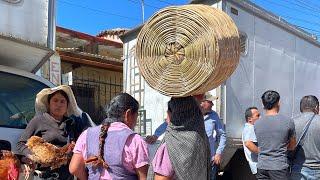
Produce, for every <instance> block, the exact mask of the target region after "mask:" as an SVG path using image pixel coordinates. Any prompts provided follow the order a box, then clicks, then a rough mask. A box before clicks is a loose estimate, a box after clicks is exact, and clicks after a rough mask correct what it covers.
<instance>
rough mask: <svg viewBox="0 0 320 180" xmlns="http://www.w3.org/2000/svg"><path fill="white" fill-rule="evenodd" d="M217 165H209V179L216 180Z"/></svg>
mask: <svg viewBox="0 0 320 180" xmlns="http://www.w3.org/2000/svg"><path fill="white" fill-rule="evenodd" d="M217 169H218V168H217V166H216V165H213V166H211V172H210V180H216V179H217V177H216V175H217Z"/></svg>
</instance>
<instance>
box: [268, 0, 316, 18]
mask: <svg viewBox="0 0 320 180" xmlns="http://www.w3.org/2000/svg"><path fill="white" fill-rule="evenodd" d="M264 1H268V3H269V4H271V5H274V6H277V7H279V6H280V7H283V8H286V9H290V10H296V11H299V13H301V14H305V15H310V16H313V17H316V18H320V16H319V15H315V14H313V13H311V12H309V11H308V12H304V11H301V9H296V8H292V7H289V6H286V5H283V4H281V3H277V2H274V1H270V0H264ZM283 1H285V0H283ZM317 14H319V13H317Z"/></svg>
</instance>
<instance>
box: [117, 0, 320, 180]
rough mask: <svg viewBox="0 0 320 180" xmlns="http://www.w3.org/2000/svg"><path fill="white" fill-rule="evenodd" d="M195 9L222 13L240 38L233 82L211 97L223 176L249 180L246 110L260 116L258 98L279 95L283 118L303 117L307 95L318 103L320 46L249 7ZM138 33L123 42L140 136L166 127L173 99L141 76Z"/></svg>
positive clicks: (220, 4)
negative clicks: (223, 143) (140, 114)
mask: <svg viewBox="0 0 320 180" xmlns="http://www.w3.org/2000/svg"><path fill="white" fill-rule="evenodd" d="M191 3H203V4H207V5H211V6H213V7H215V8H219V9H221V10H223V11H224V12H226V13H227V14H228V15H229V16H230V17H231V18H232V19H233V20H234V22H235V23H236V25H237V27H238V29H239V32H240V38H241V42H240V43H241V52H242V53H241V58H240V63H239V65H238V67H237V69H236V71H235V72H234V73H233V74H232V76H231V77H230V78H229V79H228V80H227V81H226V82H225V83H224V84H222V85H221V86H220V87H218V88H217V89H215V90H213V91H214V93H216V94H217V95H218V96H219V97H220V98H219V100H218V101H217V102H216V103H215V105H216V106H217V107H216V110H217V111H218V113H219V114H220V117H221V119H222V120H223V122H224V124H225V128H226V132H227V138H228V141H227V147H226V149H225V151H224V154H223V163H222V166H221V170H223V171H224V173H225V176H227V175H229V176H231V174H229V173H228V172H232V176H233V177H234V178H236V179H248V176H247V175H248V174H249V173H250V168H249V167H248V164H247V162H246V160H245V157H244V153H243V149H242V142H241V134H242V129H243V125H244V123H245V119H244V112H245V109H246V108H247V107H250V106H257V107H258V108H259V109H260V111H262V110H263V109H262V103H261V100H260V97H261V95H262V93H263V92H264V91H266V90H269V89H272V90H276V91H278V92H279V93H280V95H281V100H280V103H281V110H280V113H281V114H284V115H286V116H289V117H293V116H295V115H297V114H298V113H299V100H300V99H301V97H303V96H304V95H308V94H313V95H316V96H318V97H320V92H319V87H320V85H319V82H320V74H319V73H320V66H319V63H320V59H319V57H320V43H319V42H318V41H317V40H316V38H315V36H313V35H312V34H309V33H307V32H305V31H304V30H302V29H300V28H298V27H297V26H294V25H292V24H289V23H288V22H286V21H284V20H283V19H281V17H279V16H276V15H274V14H272V13H270V12H268V11H266V10H264V9H263V8H261V7H258V6H257V5H255V4H253V3H251V2H250V1H237V0H220V1H211V0H194V1H191ZM140 29H141V26H140V27H137V28H135V29H133V30H131V31H129V32H128V33H126V34H125V35H124V36H122V40H123V42H124V63H123V64H124V89H125V91H126V92H128V93H130V94H131V95H133V96H135V97H136V98H137V99H138V100H140V104H142V107H143V109H144V110H145V113H146V120H145V122H144V123H140V124H142V125H144V126H145V127H147V128H146V129H147V130H146V132H141V133H142V134H143V133H145V134H151V133H152V132H153V131H154V130H155V129H156V127H157V126H159V125H160V124H161V123H162V122H163V118H164V116H165V112H166V103H167V101H168V100H169V97H166V96H163V95H161V94H160V93H158V92H156V91H155V90H153V89H151V88H150V87H149V86H148V84H147V83H145V82H144V80H143V77H141V75H140V74H139V69H138V67H137V63H136V59H135V57H134V46H135V43H136V37H137V35H138V33H139V31H140ZM140 129H141V128H140ZM142 129H143V128H142ZM228 178H229V179H230V178H231V179H232V177H228Z"/></svg>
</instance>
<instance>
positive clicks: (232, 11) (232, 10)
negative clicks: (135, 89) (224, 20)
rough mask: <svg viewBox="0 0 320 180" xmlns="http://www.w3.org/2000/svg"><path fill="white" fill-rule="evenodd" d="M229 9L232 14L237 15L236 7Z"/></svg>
mask: <svg viewBox="0 0 320 180" xmlns="http://www.w3.org/2000/svg"><path fill="white" fill-rule="evenodd" d="M230 11H231V13H232V14H234V15H237V16H238V10H237V9H236V8H233V7H231V8H230Z"/></svg>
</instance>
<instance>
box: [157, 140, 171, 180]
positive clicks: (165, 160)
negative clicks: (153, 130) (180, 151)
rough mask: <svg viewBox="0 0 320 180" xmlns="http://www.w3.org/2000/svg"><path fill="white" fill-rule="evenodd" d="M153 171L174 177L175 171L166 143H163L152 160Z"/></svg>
mask: <svg viewBox="0 0 320 180" xmlns="http://www.w3.org/2000/svg"><path fill="white" fill-rule="evenodd" d="M152 167H153V171H154V172H155V173H158V174H161V175H162V176H167V177H174V175H175V173H174V170H173V167H172V164H171V161H170V159H169V153H168V149H167V146H166V143H163V144H162V145H161V146H160V147H159V148H158V150H157V152H156V154H155V155H154V158H153V161H152Z"/></svg>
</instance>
